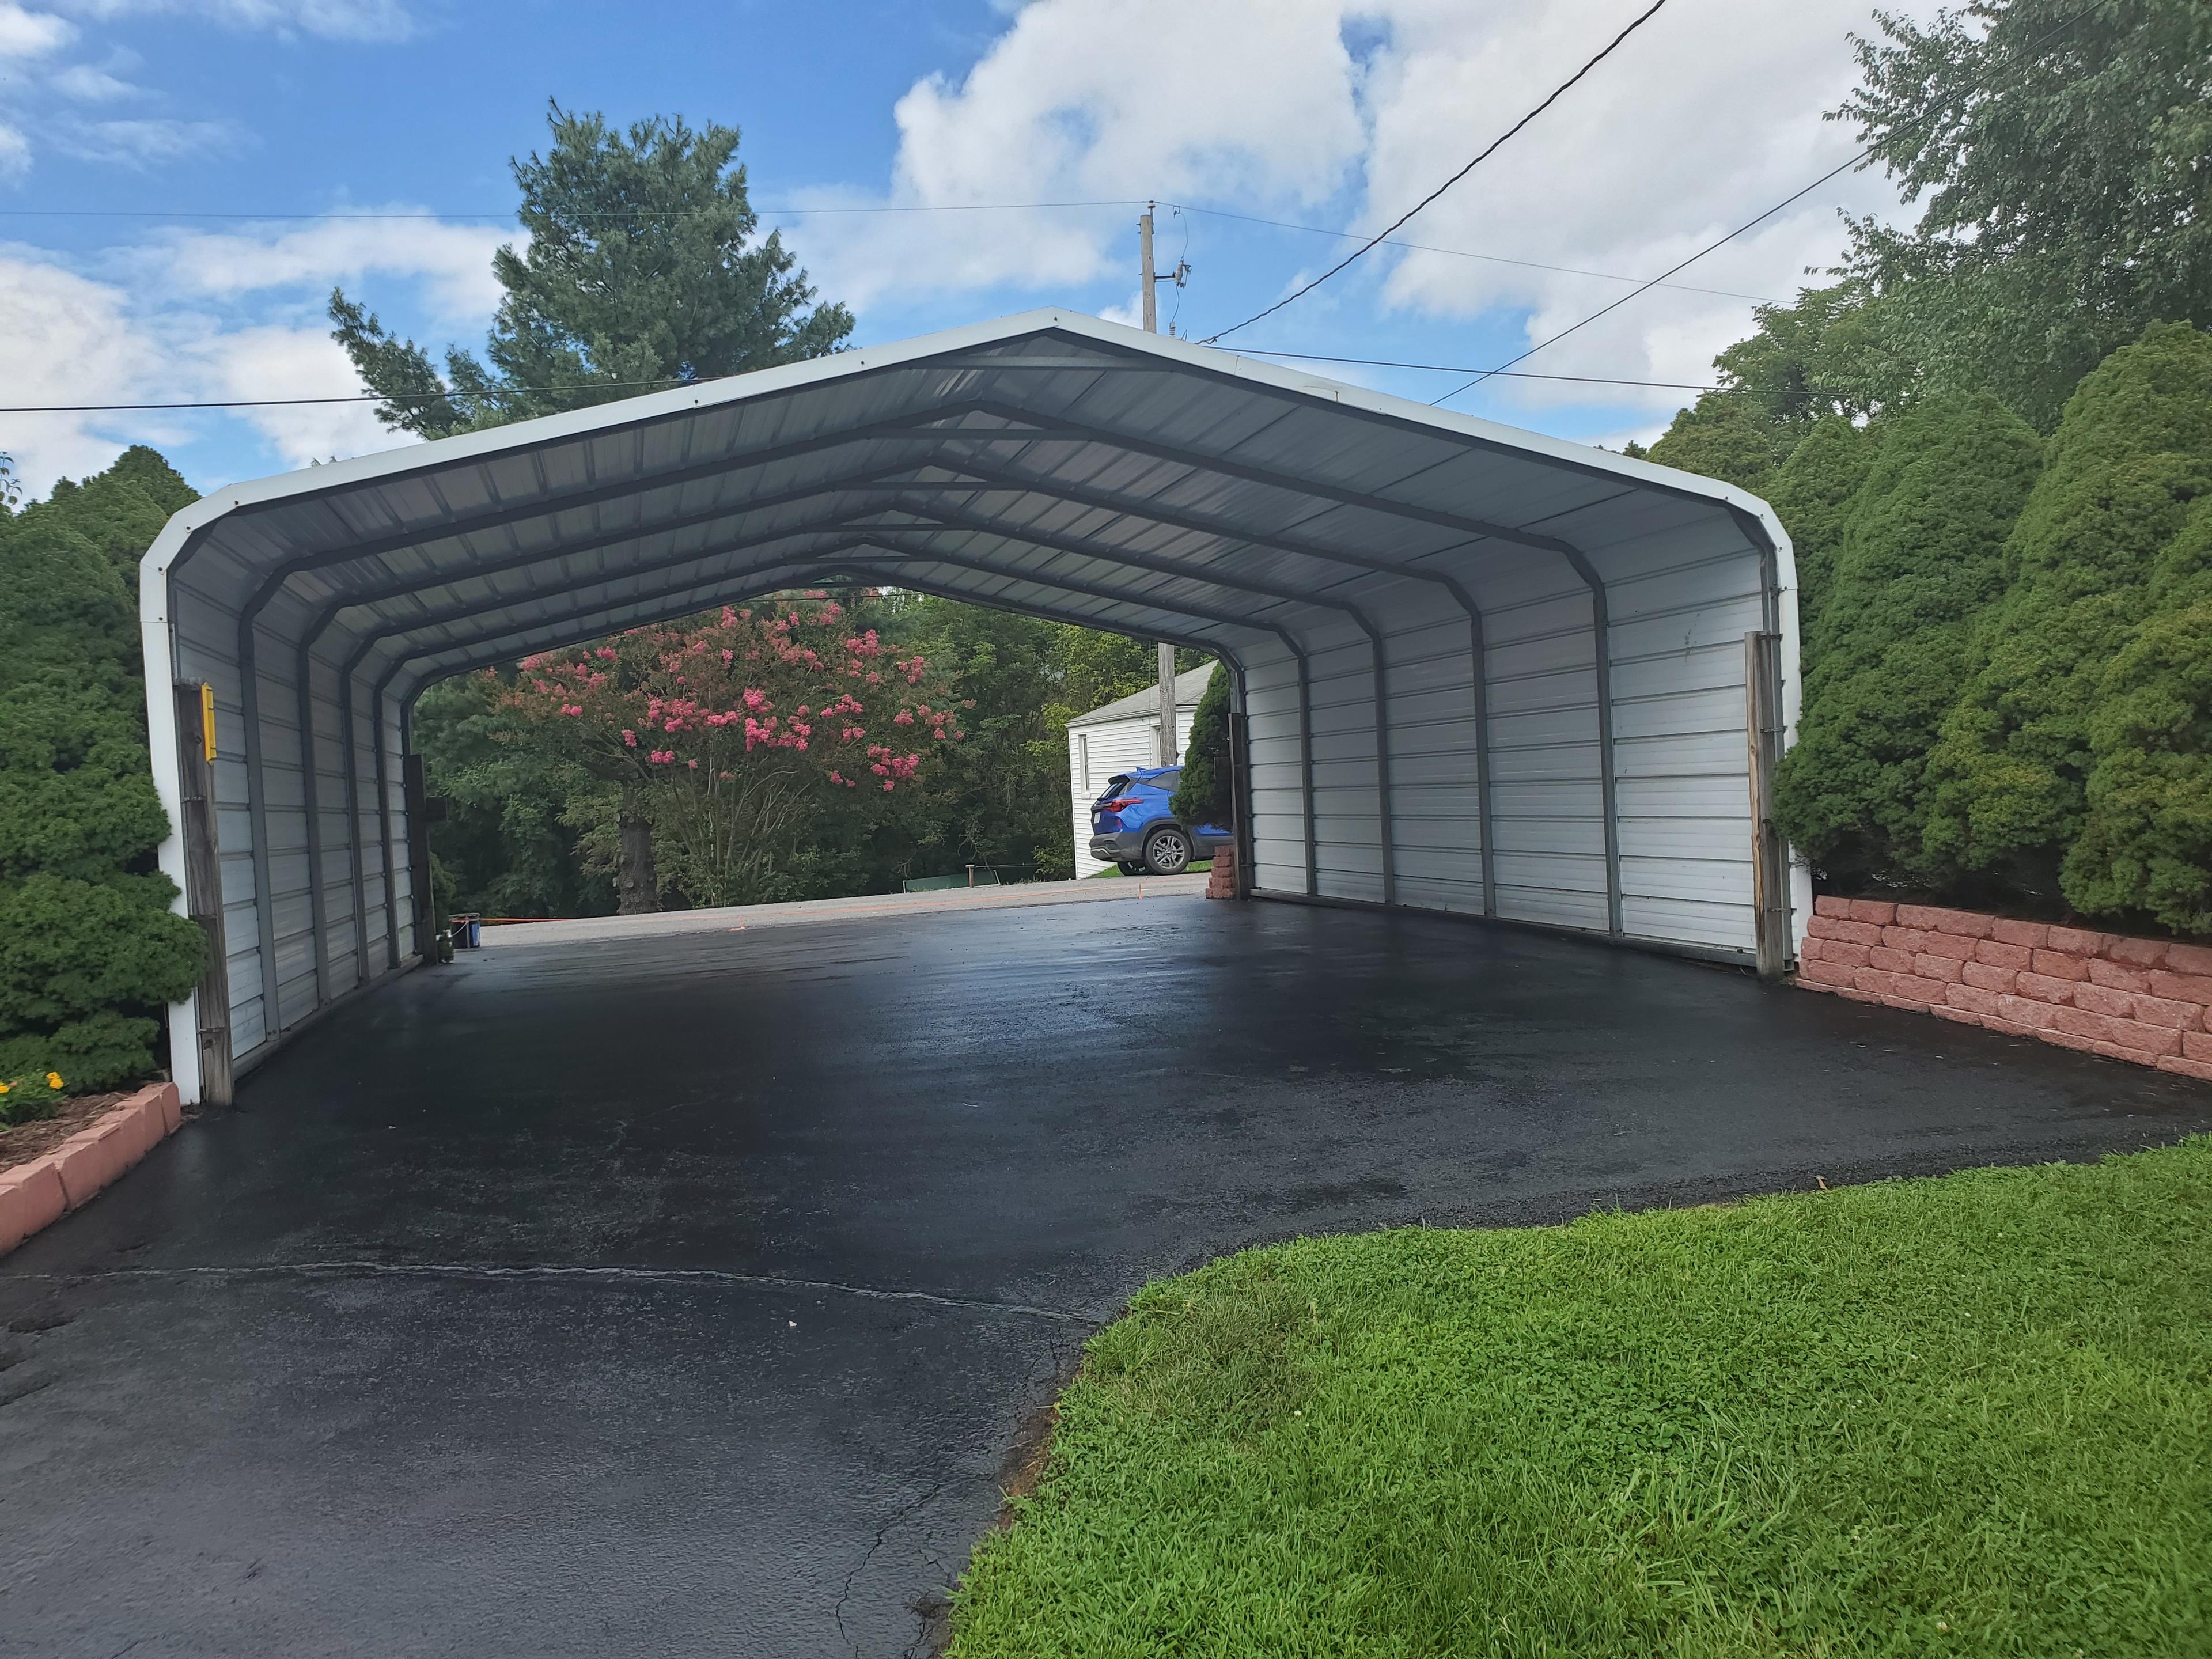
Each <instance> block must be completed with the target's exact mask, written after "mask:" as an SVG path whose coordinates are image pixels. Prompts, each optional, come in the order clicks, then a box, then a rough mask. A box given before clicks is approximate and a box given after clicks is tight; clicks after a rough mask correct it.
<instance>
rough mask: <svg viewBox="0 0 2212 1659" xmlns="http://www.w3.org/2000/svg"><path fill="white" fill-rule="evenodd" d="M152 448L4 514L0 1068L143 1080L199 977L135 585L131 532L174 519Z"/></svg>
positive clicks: (8, 1073)
mask: <svg viewBox="0 0 2212 1659" xmlns="http://www.w3.org/2000/svg"><path fill="white" fill-rule="evenodd" d="M134 456H137V459H134ZM150 456H151V452H150V451H148V452H143V455H140V454H139V453H138V452H134V453H133V456H126V457H125V461H124V462H123V463H118V467H117V468H116V469H115V470H114V471H111V472H110V473H106V474H103V475H101V476H100V477H99V478H95V479H93V480H90V481H88V483H86V484H84V485H82V486H81V487H75V488H72V489H58V490H57V492H56V495H55V497H54V498H53V499H51V500H49V501H42V502H40V503H39V504H37V505H36V506H34V507H29V508H27V509H25V511H24V512H23V513H21V514H20V515H19V516H17V517H15V518H14V519H12V520H9V521H8V522H7V523H6V524H5V525H4V526H0V1078H6V1077H16V1076H24V1075H43V1074H44V1073H46V1072H48V1071H54V1072H58V1073H60V1074H61V1075H62V1076H63V1077H64V1078H66V1079H68V1080H69V1085H70V1087H72V1088H84V1089H98V1088H104V1087H107V1086H110V1085H115V1084H119V1083H126V1082H130V1081H131V1080H132V1079H136V1078H138V1077H142V1076H143V1075H144V1074H145V1073H148V1072H149V1071H150V1070H152V1069H153V1066H154V1055H153V1048H152V1045H153V1042H154V1040H155V1036H157V1034H158V1033H159V1031H160V1029H161V1024H160V1014H161V1009H162V1007H163V1006H164V1005H165V1004H167V1003H170V1002H173V1001H175V1000H177V999H179V998H180V997H182V996H184V995H185V994H186V993H187V992H188V991H190V990H191V987H192V985H193V984H194V982H195V981H197V979H198V977H199V973H200V963H201V959H202V956H203V954H204V945H203V940H202V936H201V933H200V930H199V928H198V927H197V926H195V925H194V924H193V923H192V922H191V921H188V920H186V919H185V917H182V916H179V915H173V914H172V913H171V912H170V910H169V908H168V907H169V904H170V902H172V901H173V899H174V898H175V896H176V887H175V884H173V883H172V882H171V881H170V880H169V879H168V878H167V877H166V876H163V875H161V873H159V872H157V871H155V868H154V867H153V858H154V850H155V848H156V847H157V846H158V845H159V844H160V843H161V840H162V838H163V837H164V836H166V835H167V833H168V819H167V815H166V814H164V812H163V811H162V810H161V802H160V800H159V799H158V798H157V797H156V796H155V793H154V785H153V778H152V775H151V769H150V768H149V764H148V757H147V750H146V738H145V723H144V722H145V716H144V707H145V702H144V699H145V694H144V690H143V676H142V671H141V669H140V666H139V648H138V627H137V607H136V606H135V605H133V604H132V602H131V592H130V589H129V586H127V584H126V581H125V574H126V572H128V571H130V570H131V569H133V568H135V556H131V555H130V552H129V544H130V542H131V538H135V537H137V536H138V535H140V534H144V535H146V536H148V537H149V538H150V536H151V534H152V532H153V530H154V529H156V528H158V527H159V525H160V522H161V518H162V517H165V516H166V514H164V513H161V511H160V507H159V504H158V503H155V502H153V500H152V497H150V496H149V495H146V493H145V491H144V489H143V488H142V487H141V484H140V483H137V482H134V478H136V477H138V476H139V475H144V474H149V473H150V472H151V471H152V467H153V466H154V465H160V460H159V458H158V457H152V460H151V463H150V464H149V462H148V461H147V459H144V458H145V457H150ZM162 470H163V471H166V467H163V469H162ZM170 476H171V477H173V476H174V475H173V474H172V475H170ZM155 482H156V483H159V482H160V481H159V479H158V478H157V479H155ZM178 487H179V488H181V487H182V486H181V485H180V484H179V486H178ZM80 514H81V515H82V516H83V517H84V518H85V519H86V520H87V521H88V523H89V525H90V526H91V527H92V529H93V531H94V535H93V536H87V535H83V534H80V533H78V532H77V530H76V528H75V527H73V524H72V520H73V518H74V517H75V516H76V515H80ZM142 550H143V548H142Z"/></svg>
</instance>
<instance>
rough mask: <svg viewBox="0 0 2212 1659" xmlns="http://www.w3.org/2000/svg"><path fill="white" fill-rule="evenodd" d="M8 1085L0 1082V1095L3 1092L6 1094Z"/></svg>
mask: <svg viewBox="0 0 2212 1659" xmlns="http://www.w3.org/2000/svg"><path fill="white" fill-rule="evenodd" d="M8 1090H9V1085H7V1084H5V1083H0V1095H4V1094H6V1093H7V1092H8Z"/></svg>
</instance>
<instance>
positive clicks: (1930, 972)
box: [1912, 951, 1966, 985]
mask: <svg viewBox="0 0 2212 1659" xmlns="http://www.w3.org/2000/svg"><path fill="white" fill-rule="evenodd" d="M1965 967H1966V964H1965V963H1962V962H1960V961H1958V960H1957V959H1956V958H1954V957H1939V956H1936V955H1933V954H1931V953H1930V952H1929V951H1922V952H1921V953H1920V954H1919V955H1918V956H1917V957H1913V958H1912V971H1913V972H1914V973H1916V974H1917V975H1920V977H1921V978H1923V979H1932V980H1935V981H1938V982H1939V983H1941V984H1944V985H1956V984H1957V983H1958V982H1959V981H1960V980H1961V979H1963V978H1965V977H1966V975H1965V973H1964V971H1963V970H1964V969H1965Z"/></svg>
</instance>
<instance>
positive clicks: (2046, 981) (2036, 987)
mask: <svg viewBox="0 0 2212 1659" xmlns="http://www.w3.org/2000/svg"><path fill="white" fill-rule="evenodd" d="M2013 988H2014V989H2015V991H2017V992H2019V993H2020V994H2021V995H2022V996H2024V997H2033V998H2034V999H2035V1000H2036V1001H2038V1002H2057V1003H2064V1002H2071V1001H2073V1000H2074V981H2071V980H2066V979H2053V978H2051V975H2048V974H2022V975H2021V976H2020V977H2019V978H2018V979H2017V980H2015V981H2014V982H2013Z"/></svg>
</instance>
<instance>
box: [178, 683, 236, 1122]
mask: <svg viewBox="0 0 2212 1659" xmlns="http://www.w3.org/2000/svg"><path fill="white" fill-rule="evenodd" d="M176 696H177V778H178V781H179V784H180V785H181V786H182V799H181V800H180V803H179V805H181V807H182V810H181V811H179V813H178V815H177V817H178V818H179V823H178V826H177V827H178V829H179V832H180V833H181V834H182V835H183V836H184V841H185V915H188V916H190V917H191V919H192V920H193V921H196V922H197V923H198V924H199V928H200V932H201V933H203V934H204V935H205V937H206V939H207V960H206V963H205V964H204V966H203V967H202V968H201V969H200V982H199V985H198V987H197V989H196V990H195V992H194V993H193V996H192V1000H191V1001H190V1002H188V1003H185V1004H182V1005H180V1006H183V1007H185V1008H189V1009H191V1011H192V1019H193V1024H194V1025H195V1027H196V1028H197V1029H196V1030H195V1032H194V1037H195V1046H196V1048H197V1051H198V1054H199V1059H200V1100H201V1103H203V1104H205V1105H209V1106H228V1105H229V1104H230V1102H231V1069H230V971H229V960H230V953H229V952H228V950H226V949H225V948H224V944H223V929H222V859H221V854H220V850H219V849H218V848H217V846H216V823H215V697H214V695H213V691H212V690H211V688H210V687H208V686H206V685H204V684H198V683H197V682H192V681H182V680H180V681H179V682H178V683H177V687H176Z"/></svg>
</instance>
